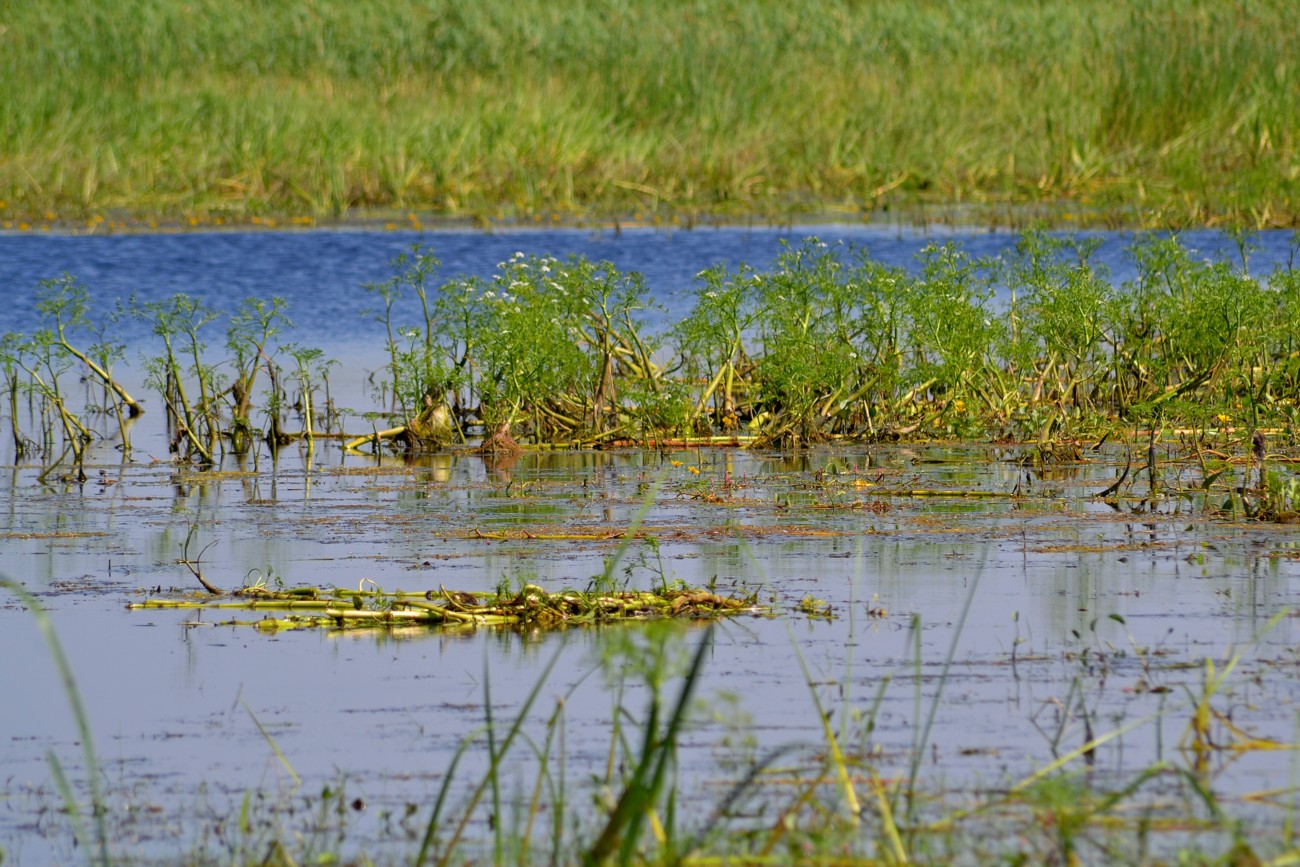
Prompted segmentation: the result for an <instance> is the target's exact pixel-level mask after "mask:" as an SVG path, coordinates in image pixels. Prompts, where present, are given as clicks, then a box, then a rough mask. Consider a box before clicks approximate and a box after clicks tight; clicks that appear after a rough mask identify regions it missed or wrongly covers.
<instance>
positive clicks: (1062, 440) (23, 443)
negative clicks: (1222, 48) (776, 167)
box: [0, 231, 1300, 515]
mask: <svg viewBox="0 0 1300 867" xmlns="http://www.w3.org/2000/svg"><path fill="white" fill-rule="evenodd" d="M1235 237H1236V239H1237V241H1238V245H1239V250H1240V253H1241V261H1240V263H1231V262H1223V261H1218V262H1208V261H1203V260H1201V259H1199V258H1197V257H1196V255H1195V254H1194V253H1193V252H1192V251H1191V250H1190V249H1188V248H1187V247H1186V246H1184V244H1183V243H1182V242H1181V241H1180V240H1179V239H1178V238H1177V237H1176V236H1163V235H1148V236H1140V237H1139V238H1138V239H1137V240H1136V241H1135V242H1134V244H1133V245H1132V248H1131V251H1130V252H1131V255H1132V256H1133V259H1134V262H1135V264H1136V276H1135V277H1134V278H1133V279H1131V280H1128V281H1125V282H1124V283H1122V284H1119V285H1116V284H1115V283H1114V282H1113V281H1112V280H1111V279H1110V277H1109V275H1108V274H1107V273H1106V271H1105V270H1104V269H1103V268H1102V267H1100V266H1099V265H1097V264H1095V263H1094V261H1093V253H1094V252H1095V249H1096V247H1095V244H1094V243H1093V242H1092V241H1090V240H1087V239H1079V238H1075V237H1069V236H1059V235H1051V234H1047V233H1045V232H1042V231H1033V232H1027V233H1025V234H1024V235H1023V236H1022V237H1021V238H1020V240H1019V242H1018V243H1017V244H1016V246H1015V248H1014V250H1013V251H1012V252H1010V253H1009V254H1007V255H1004V256H1000V257H997V258H994V259H977V258H974V257H972V256H970V255H969V254H967V253H966V252H965V251H964V250H963V249H962V248H961V247H960V246H959V245H956V244H942V245H939V244H932V245H930V246H929V247H927V248H926V249H925V250H924V251H922V252H921V253H920V254H919V263H918V268H917V269H916V270H915V271H908V270H906V269H903V268H898V267H892V266H887V265H885V264H882V263H880V262H878V261H876V260H874V259H872V258H871V256H870V255H869V254H868V253H867V251H865V250H863V249H859V248H855V247H853V246H849V245H841V244H837V245H828V244H825V243H823V242H821V241H819V240H818V239H816V238H809V239H807V240H805V241H804V242H802V243H800V244H793V245H787V246H786V247H785V248H784V250H783V251H782V252H781V254H780V255H779V256H778V258H777V260H776V261H775V263H774V264H773V265H772V266H771V267H770V268H769V269H768V270H766V271H759V270H756V269H753V268H751V267H748V266H745V265H741V266H738V267H736V268H734V269H728V268H724V267H714V268H710V269H707V270H705V271H704V272H702V273H701V274H700V275H698V277H697V280H696V282H695V285H694V286H693V287H692V289H691V290H690V295H689V304H688V308H687V310H686V312H685V314H684V315H683V316H682V317H681V318H680V319H679V320H678V321H676V322H675V323H671V324H669V325H668V326H666V327H663V328H658V329H654V330H652V329H651V328H650V326H649V324H648V323H649V322H650V321H651V320H650V319H649V314H650V311H651V308H652V306H653V301H652V299H651V297H650V293H649V290H648V288H647V286H646V285H645V282H644V280H643V279H642V277H641V276H640V275H639V274H636V273H630V272H623V271H620V270H619V269H618V268H616V267H615V266H614V265H612V264H611V263H609V262H591V261H589V260H587V259H584V258H581V257H574V258H570V259H568V260H564V261H561V260H558V259H556V258H553V257H546V256H525V255H524V254H522V253H519V254H516V255H514V256H512V257H510V258H509V260H508V261H505V262H502V263H501V264H500V265H499V267H498V269H497V273H496V274H494V275H493V276H492V277H491V278H490V279H483V278H478V277H452V278H450V279H443V278H440V277H439V276H438V269H439V267H440V263H439V262H438V260H437V259H436V258H435V257H433V256H432V255H431V254H429V253H428V252H427V251H425V250H422V249H421V248H419V247H415V248H412V249H411V250H410V251H409V252H408V253H405V254H403V255H402V256H400V257H399V258H398V259H397V260H396V261H395V262H394V276H393V277H392V278H391V279H390V280H388V281H386V282H384V283H381V284H377V285H375V286H371V287H369V288H370V289H371V290H372V292H373V293H374V294H375V295H376V297H378V298H379V300H380V302H381V307H380V308H379V313H378V316H379V318H380V320H381V321H382V322H383V323H384V325H385V333H386V335H387V338H386V346H385V353H384V354H385V356H386V358H387V359H388V361H387V363H386V365H385V366H384V369H383V370H382V371H381V372H379V373H378V375H377V376H375V377H373V378H372V382H373V384H374V397H375V400H376V401H377V408H376V409H375V410H374V411H373V412H371V413H367V414H365V415H363V416H361V417H362V418H364V419H367V420H369V421H370V425H371V427H372V431H371V433H369V434H360V435H359V434H358V433H356V432H354V433H351V434H346V433H344V430H345V428H346V427H347V426H351V425H355V424H356V416H355V415H353V414H350V413H348V412H345V411H342V410H340V409H338V408H337V407H336V406H335V405H334V403H333V400H332V399H331V396H330V384H329V368H330V366H331V364H332V362H330V361H328V360H327V359H325V358H324V357H323V354H322V352H321V351H320V350H318V349H312V348H307V347H303V346H300V345H298V344H295V343H291V342H286V341H285V337H286V331H287V329H288V327H289V321H288V318H287V314H286V310H285V305H284V303H283V302H282V301H280V300H278V299H273V300H271V301H270V302H266V301H261V300H258V299H248V300H246V301H245V302H243V304H242V306H241V307H240V308H239V310H238V311H237V312H236V313H235V314H234V315H233V316H232V317H231V318H230V319H229V321H228V324H227V327H226V341H225V344H226V350H227V355H226V357H225V358H224V359H220V358H214V357H213V355H212V353H211V352H210V350H209V341H210V338H209V336H208V335H209V332H210V331H211V330H212V329H213V328H214V325H215V323H217V322H218V321H219V320H220V319H221V314H220V313H219V312H218V311H214V310H211V309H208V308H206V307H205V306H204V305H203V304H202V303H201V302H199V301H196V300H194V299H192V298H189V297H187V296H184V295H177V296H174V297H173V298H171V299H169V300H167V301H164V302H154V303H149V304H137V303H135V302H134V301H133V302H131V303H128V304H124V305H120V306H119V309H118V310H117V311H116V312H115V313H114V314H113V316H112V317H109V319H108V320H106V321H105V322H101V323H91V322H90V321H89V320H88V318H87V316H86V314H85V296H86V290H85V289H84V288H82V287H80V286H79V285H78V284H76V283H75V281H73V279H72V278H70V277H68V278H64V279H62V280H60V281H53V282H51V283H49V284H46V285H43V286H42V288H41V290H40V293H39V297H38V306H39V307H40V309H41V310H42V312H44V313H45V314H46V315H47V317H49V318H50V321H51V327H50V328H47V329H43V330H41V331H39V332H38V333H37V334H35V335H33V336H31V337H26V336H23V335H16V334H9V335H5V337H4V339H3V341H0V367H2V369H3V372H4V376H3V380H4V385H5V388H6V390H7V392H8V401H7V402H6V405H7V409H8V413H7V414H8V415H9V417H10V421H11V424H12V429H13V435H14V441H15V447H16V448H17V450H18V452H19V454H39V455H40V456H41V458H42V459H43V460H44V461H45V463H46V466H47V470H48V469H52V468H53V467H54V466H57V465H59V464H60V463H62V462H64V461H65V460H67V459H69V456H70V457H71V463H72V465H73V466H75V467H78V468H79V467H80V460H81V458H80V456H81V454H82V451H83V450H84V447H85V444H86V443H87V442H89V441H91V440H92V439H94V438H97V437H103V438H106V439H111V438H116V439H118V440H119V441H120V443H119V444H120V446H121V447H122V448H127V449H129V447H130V442H129V424H128V422H129V420H130V416H131V415H132V413H134V412H136V411H137V410H136V409H135V408H134V407H138V404H137V403H135V402H134V399H132V398H130V396H129V395H127V394H126V393H125V391H124V390H123V389H122V388H121V387H120V385H118V384H117V383H116V382H115V380H114V379H113V377H112V374H111V363H112V361H113V360H114V359H116V358H120V357H121V356H122V354H123V352H124V350H125V347H124V346H122V345H120V344H118V343H115V342H114V340H113V338H112V334H113V323H114V322H115V321H116V317H122V316H135V317H138V318H140V319H142V320H143V321H145V322H147V323H149V324H150V326H151V329H152V331H153V332H154V334H155V336H156V338H157V340H158V341H159V343H160V344H161V346H160V350H159V351H158V353H157V354H155V355H152V356H147V363H146V366H147V370H148V374H149V377H148V383H149V386H150V387H151V388H153V389H154V390H155V391H156V392H157V393H158V395H159V396H160V397H161V398H162V403H163V406H164V408H165V412H166V418H167V422H168V431H169V434H170V437H171V445H172V450H173V451H174V452H175V453H176V455H177V457H178V458H179V459H181V460H185V461H190V462H194V463H197V464H199V465H209V464H212V463H214V462H215V461H216V460H217V459H218V458H219V457H220V456H221V455H223V454H226V453H235V454H244V453H246V452H248V451H249V450H250V449H251V448H253V446H254V444H255V442H256V441H257V440H259V439H260V440H262V441H264V442H265V444H266V445H267V447H269V448H270V449H272V450H274V449H276V448H278V447H281V446H283V445H284V444H286V443H288V442H292V441H294V440H300V441H302V442H304V443H305V444H306V445H307V447H309V448H310V447H311V444H312V443H313V442H314V441H315V440H317V439H319V438H321V437H338V438H340V439H341V440H343V441H344V442H343V444H344V447H345V448H346V449H352V450H356V449H362V448H371V449H380V448H396V449H403V450H406V451H428V450H437V449H442V448H447V447H449V446H461V445H465V446H478V447H481V449H482V450H484V451H488V452H494V453H499V454H501V453H503V454H510V453H514V452H517V451H519V450H520V449H523V448H538V447H549V446H556V445H559V446H563V447H573V446H581V447H602V448H603V447H612V446H618V445H668V444H672V445H677V446H682V445H696V444H701V445H703V444H719V443H723V444H733V445H774V446H781V447H803V446H807V445H810V444H815V443H826V442H845V441H853V442H877V441H893V440H899V439H916V440H923V439H948V440H984V441H1018V442H1029V443H1034V444H1035V445H1036V446H1037V448H1038V452H1037V454H1038V459H1039V460H1040V461H1042V462H1057V463H1059V462H1069V461H1077V460H1079V459H1080V458H1081V456H1082V452H1081V450H1080V446H1079V443H1080V441H1081V440H1083V439H1085V438H1086V439H1089V440H1093V441H1099V440H1103V439H1107V438H1111V437H1115V438H1117V439H1120V440H1125V441H1128V442H1130V443H1131V444H1132V443H1135V442H1140V444H1139V446H1138V447H1139V448H1140V447H1141V445H1143V444H1144V445H1145V446H1146V449H1147V451H1148V460H1147V466H1148V469H1149V473H1148V475H1149V476H1150V477H1151V478H1152V480H1153V481H1154V478H1155V473H1154V468H1153V463H1154V457H1153V455H1154V451H1153V449H1154V448H1155V443H1156V442H1157V441H1158V440H1160V439H1161V438H1163V437H1167V436H1172V435H1178V436H1181V437H1183V438H1185V439H1186V438H1189V437H1190V438H1191V439H1193V440H1195V441H1196V442H1198V443H1200V444H1201V445H1202V446H1203V447H1209V446H1210V445H1211V444H1214V445H1215V446H1216V447H1228V448H1243V449H1245V450H1247V451H1249V452H1251V453H1252V454H1253V453H1254V452H1255V451H1257V450H1258V448H1259V447H1258V446H1257V445H1256V444H1255V442H1256V440H1255V438H1256V437H1257V436H1263V437H1265V438H1266V439H1271V440H1273V441H1275V442H1277V441H1281V442H1294V441H1295V437H1296V428H1297V422H1298V421H1300V417H1298V415H1297V414H1298V413H1300V409H1298V408H1297V400H1298V399H1300V361H1297V358H1298V357H1300V326H1298V325H1297V323H1300V271H1297V270H1296V269H1295V268H1293V267H1291V266H1289V265H1288V266H1286V267H1282V268H1280V269H1278V270H1276V271H1274V272H1273V273H1271V274H1268V275H1265V276H1263V277H1260V276H1256V275H1254V274H1252V273H1251V272H1250V270H1249V264H1250V252H1251V249H1252V241H1251V238H1250V236H1249V235H1247V234H1237V235H1236V236H1235ZM412 314H416V315H417V316H418V318H416V319H415V320H414V321H412V320H411V318H410V317H411V316H412ZM78 332H80V333H81V335H88V337H87V338H86V339H89V340H91V341H92V344H91V347H90V349H88V350H84V351H83V350H81V349H79V348H77V346H75V345H74V343H73V342H72V341H73V340H77V339H79V337H78ZM95 358H99V359H100V360H99V361H94V359H95ZM92 363H93V365H94V366H93V367H92V366H90V364H92ZM86 370H90V371H92V372H96V373H95V374H94V377H93V378H92V383H93V385H94V388H92V389H91V390H92V391H93V392H95V394H96V395H100V396H102V402H101V403H100V404H98V405H97V406H95V405H92V407H88V412H79V411H77V410H76V409H75V408H74V407H72V406H70V404H69V402H68V399H67V394H66V387H65V386H63V385H61V379H60V377H61V376H69V375H72V373H73V372H74V371H75V372H76V373H78V374H80V373H82V372H84V371H86ZM259 383H264V385H265V391H264V392H262V394H261V396H260V398H259V397H258V395H257V394H256V387H257V385H258V384H259ZM22 395H26V396H27V397H28V398H29V407H30V411H28V412H26V413H25V412H24V411H23V407H22V405H21V401H20V396H22ZM259 413H260V417H259V418H258V419H257V420H256V421H255V416H256V415H258V414H259ZM96 414H97V415H98V417H99V418H101V419H105V420H107V421H109V422H111V423H110V424H104V423H96V422H95V420H94V418H93V417H92V418H90V420H89V421H87V417H88V415H89V416H94V415H96ZM295 420H296V421H295ZM381 422H382V424H383V427H381V426H380V424H379V423H381ZM290 424H293V425H294V427H293V428H290V427H289V425H290ZM28 431H31V433H30V434H29V433H28ZM1131 448H1132V445H1131V446H1130V449H1131ZM1265 457H1267V450H1266V449H1265ZM1252 460H1253V461H1254V464H1255V465H1256V466H1259V467H1262V466H1263V464H1264V459H1263V458H1252ZM1207 475H1208V474H1207ZM1253 482H1255V484H1254V485H1253V488H1254V489H1258V491H1260V492H1265V491H1267V492H1268V498H1269V500H1268V502H1267V503H1265V504H1264V505H1263V506H1262V507H1261V509H1262V513H1272V514H1279V515H1281V514H1287V513H1290V512H1293V511H1294V509H1295V507H1294V500H1295V496H1294V492H1293V491H1291V490H1290V488H1289V487H1288V482H1287V481H1286V479H1284V478H1277V479H1272V478H1271V477H1270V476H1269V475H1268V474H1267V473H1266V472H1263V471H1261V472H1260V473H1258V474H1256V478H1255V479H1253Z"/></svg>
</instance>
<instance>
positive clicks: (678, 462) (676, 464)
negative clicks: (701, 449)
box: [668, 461, 682, 469]
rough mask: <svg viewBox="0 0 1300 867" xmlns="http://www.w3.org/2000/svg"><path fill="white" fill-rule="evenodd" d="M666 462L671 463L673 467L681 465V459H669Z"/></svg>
mask: <svg viewBox="0 0 1300 867" xmlns="http://www.w3.org/2000/svg"><path fill="white" fill-rule="evenodd" d="M668 463H670V464H672V465H673V468H674V469H675V468H677V467H680V466H681V465H682V462H681V461H669V462H668Z"/></svg>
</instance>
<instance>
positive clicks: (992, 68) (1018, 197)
mask: <svg viewBox="0 0 1300 867" xmlns="http://www.w3.org/2000/svg"><path fill="white" fill-rule="evenodd" d="M1291 12H1292V10H1291V8H1290V5H1289V4H1287V3H1284V2H1281V0H1249V2H1245V3H1240V4H1236V5H1233V6H1232V7H1222V6H1221V4H1216V3H1213V2H1211V0H1180V2H1177V3H1156V2H1149V0H1147V2H1140V3H1132V4H1112V3H1102V2H1096V0H1093V2H1084V3H1066V2H1063V0H1051V2H1045V3H1028V2H1013V3H1004V2H994V0H977V2H973V3H963V4H950V3H941V2H932V0H928V2H921V3H904V2H899V0H890V2H883V3H869V4H851V3H841V2H831V3H825V2H813V0H799V2H794V3H787V4H781V5H777V4H760V5H758V6H754V5H752V4H741V3H738V2H736V0H692V2H690V3H687V4H685V5H682V4H679V3H668V2H666V0H639V2H635V3H626V4H611V3H606V2H599V0H585V2H579V3H566V4H559V5H556V4H551V3H545V2H542V0H523V2H516V3H507V2H504V0H488V2H484V3H476V4H473V5H472V6H470V7H466V6H465V5H464V4H461V3H456V2H452V0H436V2H427V3H426V2H415V0H400V2H396V3H386V4H378V3H374V2H361V3H346V2H341V0H327V2H319V3H315V4H313V5H312V6H311V7H310V8H307V9H300V8H296V7H281V6H278V5H271V6H267V5H263V4H253V3H246V2H245V3H237V4H233V5H232V4H224V3H218V2H215V0H199V2H190V3H181V2H179V0H166V2H161V3H146V2H142V0H131V2H124V3H118V4H113V5H112V6H111V7H108V6H104V5H103V4H94V3H89V2H86V0H77V2H71V3H61V4H54V5H50V4H21V5H20V6H18V7H15V8H14V9H12V10H10V11H9V13H8V14H7V16H6V19H5V21H4V26H5V31H4V33H3V36H2V37H0V38H3V40H4V45H5V51H4V52H2V53H0V80H4V81H11V82H18V81H21V82H24V86H23V87H21V88H11V90H12V93H8V94H7V100H6V104H7V106H8V107H9V109H10V110H9V111H7V112H5V115H4V118H3V119H0V148H2V149H3V151H4V153H5V154H6V160H5V161H4V165H3V166H0V201H3V202H4V203H5V204H4V205H0V215H3V216H4V217H6V218H7V219H10V221H11V222H16V221H20V220H30V219H33V218H35V219H43V218H45V215H46V214H53V215H55V216H56V217H65V218H82V217H87V218H89V217H92V216H93V215H101V216H107V217H110V218H112V217H115V216H119V215H125V216H134V217H136V218H144V219H149V218H158V217H162V218H165V219H173V220H174V219H178V218H184V217H193V218H194V219H212V218H222V219H227V218H233V219H247V218H249V217H253V216H257V217H261V216H265V215H268V214H270V215H281V216H289V215H309V216H318V217H330V216H333V215H341V214H346V213H349V212H353V211H357V210H366V209H374V208H382V209H415V210H418V211H421V212H429V211H432V212H436V213H441V214H463V215H471V216H477V217H481V218H486V219H496V218H498V217H499V216H500V217H506V216H515V217H529V216H542V215H545V214H547V213H551V214H557V215H572V214H577V213H581V214H588V215H595V216H598V217H619V218H627V217H632V216H635V215H637V214H643V215H652V214H654V215H667V214H675V215H680V216H683V217H684V218H686V219H688V220H689V219H692V218H693V217H694V215H696V214H700V213H721V214H731V215H737V214H753V213H763V214H786V213H790V212H798V211H813V212H826V211H827V210H836V211H840V210H845V211H848V212H867V211H874V210H876V209H880V208H907V207H913V206H917V205H924V204H927V203H942V204H951V203H969V204H975V205H977V206H983V207H985V212H986V213H988V214H989V215H990V216H991V218H993V219H1003V218H1005V217H1003V216H1001V213H1002V212H1001V210H1000V209H999V208H998V207H997V205H998V204H1000V203H1056V202H1066V203H1069V207H1068V209H1067V211H1066V213H1061V214H1058V216H1060V217H1061V218H1063V219H1064V218H1067V216H1066V214H1069V215H1070V216H1082V217H1084V218H1087V215H1088V214H1090V213H1091V214H1094V215H1099V216H1101V217H1102V218H1104V219H1107V220H1112V221H1121V222H1125V223H1132V222H1145V223H1155V224H1163V225H1170V224H1172V225H1187V224H1189V223H1205V222H1209V221H1217V220H1220V219H1222V218H1225V217H1228V218H1231V219H1233V220H1235V221H1238V222H1242V223H1246V224H1249V225H1259V226H1263V225H1278V224H1282V225H1292V224H1294V222H1295V220H1296V215H1297V213H1300V206H1298V205H1297V202H1298V201H1300V200H1298V198H1297V196H1298V194H1300V187H1298V186H1297V183H1298V182H1297V178H1296V175H1295V172H1294V162H1295V156H1296V138H1295V136H1296V130H1295V124H1294V119H1293V117H1294V110H1293V109H1294V99H1293V94H1294V93H1295V92H1296V90H1297V87H1298V85H1300V82H1298V81H1297V76H1300V71H1297V68H1296V65H1295V64H1294V63H1293V62H1292V54H1293V46H1294V45H1295V43H1296V41H1297V36H1298V35H1300V33H1298V32H1297V28H1298V27H1300V24H1297V22H1296V19H1295V16H1294V15H1292V14H1291ZM96 225H97V224H96Z"/></svg>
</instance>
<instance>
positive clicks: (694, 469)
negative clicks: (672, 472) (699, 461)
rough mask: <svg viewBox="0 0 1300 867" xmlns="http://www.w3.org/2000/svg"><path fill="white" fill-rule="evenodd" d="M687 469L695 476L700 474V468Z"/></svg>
mask: <svg viewBox="0 0 1300 867" xmlns="http://www.w3.org/2000/svg"><path fill="white" fill-rule="evenodd" d="M686 469H688V470H690V471H691V472H692V473H694V474H695V475H697V476H698V475H699V474H700V468H699V467H687V468H686Z"/></svg>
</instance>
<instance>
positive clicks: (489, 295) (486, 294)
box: [483, 289, 497, 298]
mask: <svg viewBox="0 0 1300 867" xmlns="http://www.w3.org/2000/svg"><path fill="white" fill-rule="evenodd" d="M483 297H484V298H495V297H497V293H495V292H493V291H492V290H491V289H489V290H488V291H486V292H484V293H483Z"/></svg>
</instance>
